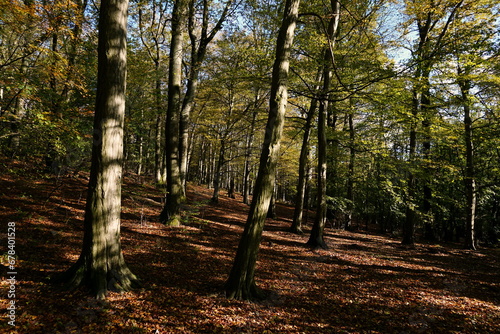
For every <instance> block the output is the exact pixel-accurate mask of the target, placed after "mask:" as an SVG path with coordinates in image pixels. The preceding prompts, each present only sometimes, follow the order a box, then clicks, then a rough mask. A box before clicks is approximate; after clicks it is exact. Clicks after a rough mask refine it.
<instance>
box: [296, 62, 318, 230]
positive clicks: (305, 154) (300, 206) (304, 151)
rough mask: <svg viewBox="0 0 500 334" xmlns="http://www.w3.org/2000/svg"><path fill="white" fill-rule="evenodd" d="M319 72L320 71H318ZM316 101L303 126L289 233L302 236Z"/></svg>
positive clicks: (315, 100) (312, 103) (311, 105)
mask: <svg viewBox="0 0 500 334" xmlns="http://www.w3.org/2000/svg"><path fill="white" fill-rule="evenodd" d="M320 72H321V71H320ZM320 80H321V73H320V74H319V75H318V81H320ZM317 106H318V100H317V99H312V100H311V104H310V106H309V111H308V112H307V117H306V124H305V126H304V135H303V137H302V147H301V148H300V158H299V179H298V181H297V195H296V196H295V208H294V211H293V220H292V225H291V226H290V232H292V233H297V234H302V221H303V214H304V203H305V198H306V196H305V195H306V185H307V179H308V175H307V172H308V168H309V166H308V162H309V152H310V150H309V138H310V137H311V127H312V120H313V119H314V115H315V113H316V108H317Z"/></svg>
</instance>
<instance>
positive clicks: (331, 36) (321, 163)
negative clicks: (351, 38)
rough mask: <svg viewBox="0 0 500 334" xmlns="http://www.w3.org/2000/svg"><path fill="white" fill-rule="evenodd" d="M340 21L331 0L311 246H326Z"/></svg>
mask: <svg viewBox="0 0 500 334" xmlns="http://www.w3.org/2000/svg"><path fill="white" fill-rule="evenodd" d="M339 21H340V2H339V1H337V0H332V1H331V19H330V21H329V23H328V29H327V31H325V33H326V34H327V39H328V46H327V47H326V48H325V56H324V64H323V75H322V79H323V86H322V87H321V93H320V97H319V107H318V172H317V173H318V187H317V189H318V193H317V195H316V196H317V204H316V205H317V207H316V218H315V220H314V224H313V227H312V229H311V235H310V236H309V240H308V241H307V244H308V245H309V246H311V247H314V248H316V247H320V248H327V245H326V243H325V240H324V237H323V233H324V229H325V224H326V208H327V203H326V168H327V166H326V158H327V157H326V145H327V139H326V126H327V111H328V106H329V94H330V89H331V81H332V76H333V72H332V67H333V63H334V61H335V60H334V56H333V49H334V47H335V38H336V36H337V31H338V27H339Z"/></svg>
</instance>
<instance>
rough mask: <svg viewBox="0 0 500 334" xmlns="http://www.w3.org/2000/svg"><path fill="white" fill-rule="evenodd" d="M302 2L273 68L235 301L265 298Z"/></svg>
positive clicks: (286, 20)
mask: <svg viewBox="0 0 500 334" xmlns="http://www.w3.org/2000/svg"><path fill="white" fill-rule="evenodd" d="M299 3H300V0H287V1H286V3H285V14H284V16H283V22H282V24H281V27H280V30H279V34H278V40H277V46H276V58H275V62H274V65H273V74H272V82H271V96H270V102H269V117H268V120H267V125H266V133H265V137H264V143H263V146H262V153H261V157H260V164H259V172H258V175H257V179H256V182H255V189H254V195H253V198H252V204H251V205H250V211H249V214H248V218H247V222H246V224H245V230H244V231H243V235H242V237H241V240H240V243H239V246H238V250H237V253H236V257H235V259H234V263H233V267H232V269H231V273H230V274H229V278H228V280H227V282H226V295H227V297H228V298H234V299H255V298H262V297H263V294H262V293H261V291H259V289H258V288H257V285H256V283H255V278H254V276H255V264H256V262H257V254H258V251H259V245H260V240H261V237H262V231H263V229H264V223H265V219H266V214H267V210H268V208H269V202H270V201H271V196H272V193H273V188H274V181H275V180H274V179H275V176H276V163H277V160H278V156H279V148H280V141H281V135H282V132H283V123H284V121H285V111H286V105H287V100H288V92H287V84H288V71H289V57H290V51H291V47H292V43H293V37H294V32H295V26H296V22H297V18H298V11H299Z"/></svg>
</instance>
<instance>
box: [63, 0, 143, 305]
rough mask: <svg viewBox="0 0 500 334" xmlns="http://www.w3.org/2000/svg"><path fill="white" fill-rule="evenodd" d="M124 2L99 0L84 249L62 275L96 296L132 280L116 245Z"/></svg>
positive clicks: (129, 284)
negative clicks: (94, 103) (87, 287)
mask: <svg viewBox="0 0 500 334" xmlns="http://www.w3.org/2000/svg"><path fill="white" fill-rule="evenodd" d="M127 7H128V0H103V1H102V2H101V10H100V16H99V46H98V78H97V99H96V110H95V117H94V143H93V147H92V165H91V172H90V181H89V186H88V197H87V204H86V207H85V220H84V228H85V233H84V238H83V248H82V252H81V254H80V258H79V259H78V261H77V262H76V263H75V264H74V265H73V266H72V267H71V268H70V269H69V270H68V271H66V272H65V273H64V274H63V275H62V277H61V279H62V280H63V281H64V282H65V283H66V284H67V286H68V287H70V288H76V287H78V286H80V285H87V286H89V287H90V288H91V291H92V293H93V294H95V295H96V296H97V298H100V299H102V298H105V296H106V293H107V291H108V289H116V290H129V289H131V288H132V287H134V286H136V285H137V277H136V276H135V275H134V274H133V273H132V272H131V271H130V270H129V268H128V267H127V265H126V264H125V260H124V258H123V254H122V251H121V244H120V211H121V182H122V162H123V123H124V115H125V86H126V72H127V62H126V58H127V57H126V51H127V44H126V43H127V42H126V29H127Z"/></svg>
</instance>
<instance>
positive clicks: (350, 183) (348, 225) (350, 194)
mask: <svg viewBox="0 0 500 334" xmlns="http://www.w3.org/2000/svg"><path fill="white" fill-rule="evenodd" d="M347 118H348V123H349V164H348V166H347V169H348V171H349V175H348V176H347V194H346V198H347V200H348V201H349V202H348V205H349V206H348V208H347V214H346V222H345V229H346V230H347V231H350V230H352V228H353V226H352V212H353V210H354V163H355V160H356V149H355V147H354V139H355V137H354V135H355V134H354V123H353V115H352V111H351V112H350V113H349V115H347Z"/></svg>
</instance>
